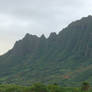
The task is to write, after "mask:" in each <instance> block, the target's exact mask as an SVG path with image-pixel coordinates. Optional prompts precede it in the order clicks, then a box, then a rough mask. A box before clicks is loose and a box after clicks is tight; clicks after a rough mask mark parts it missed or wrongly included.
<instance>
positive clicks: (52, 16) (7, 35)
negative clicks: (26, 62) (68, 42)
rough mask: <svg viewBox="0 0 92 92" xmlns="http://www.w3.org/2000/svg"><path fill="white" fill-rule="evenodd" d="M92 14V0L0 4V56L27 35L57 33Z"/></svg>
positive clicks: (4, 1) (6, 1)
mask: <svg viewBox="0 0 92 92" xmlns="http://www.w3.org/2000/svg"><path fill="white" fill-rule="evenodd" d="M91 12H92V0H0V54H3V53H5V52H7V51H8V50H9V49H11V48H12V47H13V45H14V43H15V41H16V40H19V39H21V38H22V37H24V35H25V34H26V33H30V34H35V35H38V36H40V35H41V34H45V35H46V36H48V35H49V34H50V32H57V33H58V32H59V31H60V30H62V28H64V27H66V26H67V25H68V24H69V23H71V22H72V21H74V20H77V19H80V18H81V17H85V16H88V15H91Z"/></svg>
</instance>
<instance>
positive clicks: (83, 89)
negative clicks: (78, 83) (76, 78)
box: [81, 82, 90, 91]
mask: <svg viewBox="0 0 92 92" xmlns="http://www.w3.org/2000/svg"><path fill="white" fill-rule="evenodd" d="M89 87H90V84H89V83H88V82H83V83H82V88H81V90H82V91H88V90H89Z"/></svg>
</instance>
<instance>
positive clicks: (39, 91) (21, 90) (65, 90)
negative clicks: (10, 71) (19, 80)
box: [0, 82, 92, 92]
mask: <svg viewBox="0 0 92 92" xmlns="http://www.w3.org/2000/svg"><path fill="white" fill-rule="evenodd" d="M0 92H92V88H91V87H90V86H89V84H88V83H87V82H84V83H83V84H82V86H81V87H62V86H60V85H57V84H50V85H44V84H42V83H35V84H33V85H31V86H19V85H13V84H12V85H10V84H6V85H5V84H3V85H0Z"/></svg>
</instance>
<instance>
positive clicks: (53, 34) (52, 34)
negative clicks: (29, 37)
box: [49, 32, 57, 38]
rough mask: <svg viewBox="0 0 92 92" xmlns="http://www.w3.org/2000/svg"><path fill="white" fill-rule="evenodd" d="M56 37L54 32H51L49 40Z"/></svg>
mask: <svg viewBox="0 0 92 92" xmlns="http://www.w3.org/2000/svg"><path fill="white" fill-rule="evenodd" d="M56 36H57V34H56V33H55V32H52V33H51V34H50V36H49V38H55V37H56Z"/></svg>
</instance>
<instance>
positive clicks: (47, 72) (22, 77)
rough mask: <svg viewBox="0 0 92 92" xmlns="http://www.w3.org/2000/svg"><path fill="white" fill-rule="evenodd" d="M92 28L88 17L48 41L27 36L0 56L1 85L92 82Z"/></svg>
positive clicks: (44, 38) (53, 34)
mask: <svg viewBox="0 0 92 92" xmlns="http://www.w3.org/2000/svg"><path fill="white" fill-rule="evenodd" d="M91 25H92V16H88V17H84V18H82V19H80V20H77V21H75V22H72V23H71V24H69V25H68V26H67V27H66V28H64V29H63V30H62V31H60V32H59V33H58V34H56V33H55V32H52V33H51V34H50V35H49V37H48V38H46V37H45V35H44V34H43V35H42V36H40V37H38V36H36V35H31V34H29V33H27V34H26V35H25V37H24V38H23V39H21V40H19V41H16V43H15V45H14V47H13V48H12V49H11V50H10V51H9V52H7V53H6V54H5V55H2V56H0V72H1V74H0V82H1V83H4V82H5V83H16V84H25V85H27V84H31V83H34V82H44V83H59V84H62V85H68V84H71V85H72V84H73V83H77V82H81V81H86V80H89V81H90V80H92V77H91V75H92V72H91V67H90V68H88V67H89V66H91V64H92V63H91V60H92V43H91V42H92V35H91V34H92V26H91ZM80 71H82V72H80ZM73 74H74V75H73ZM85 74H86V75H85ZM84 75H85V76H84ZM66 76H68V77H66ZM74 85H75V84H74Z"/></svg>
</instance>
